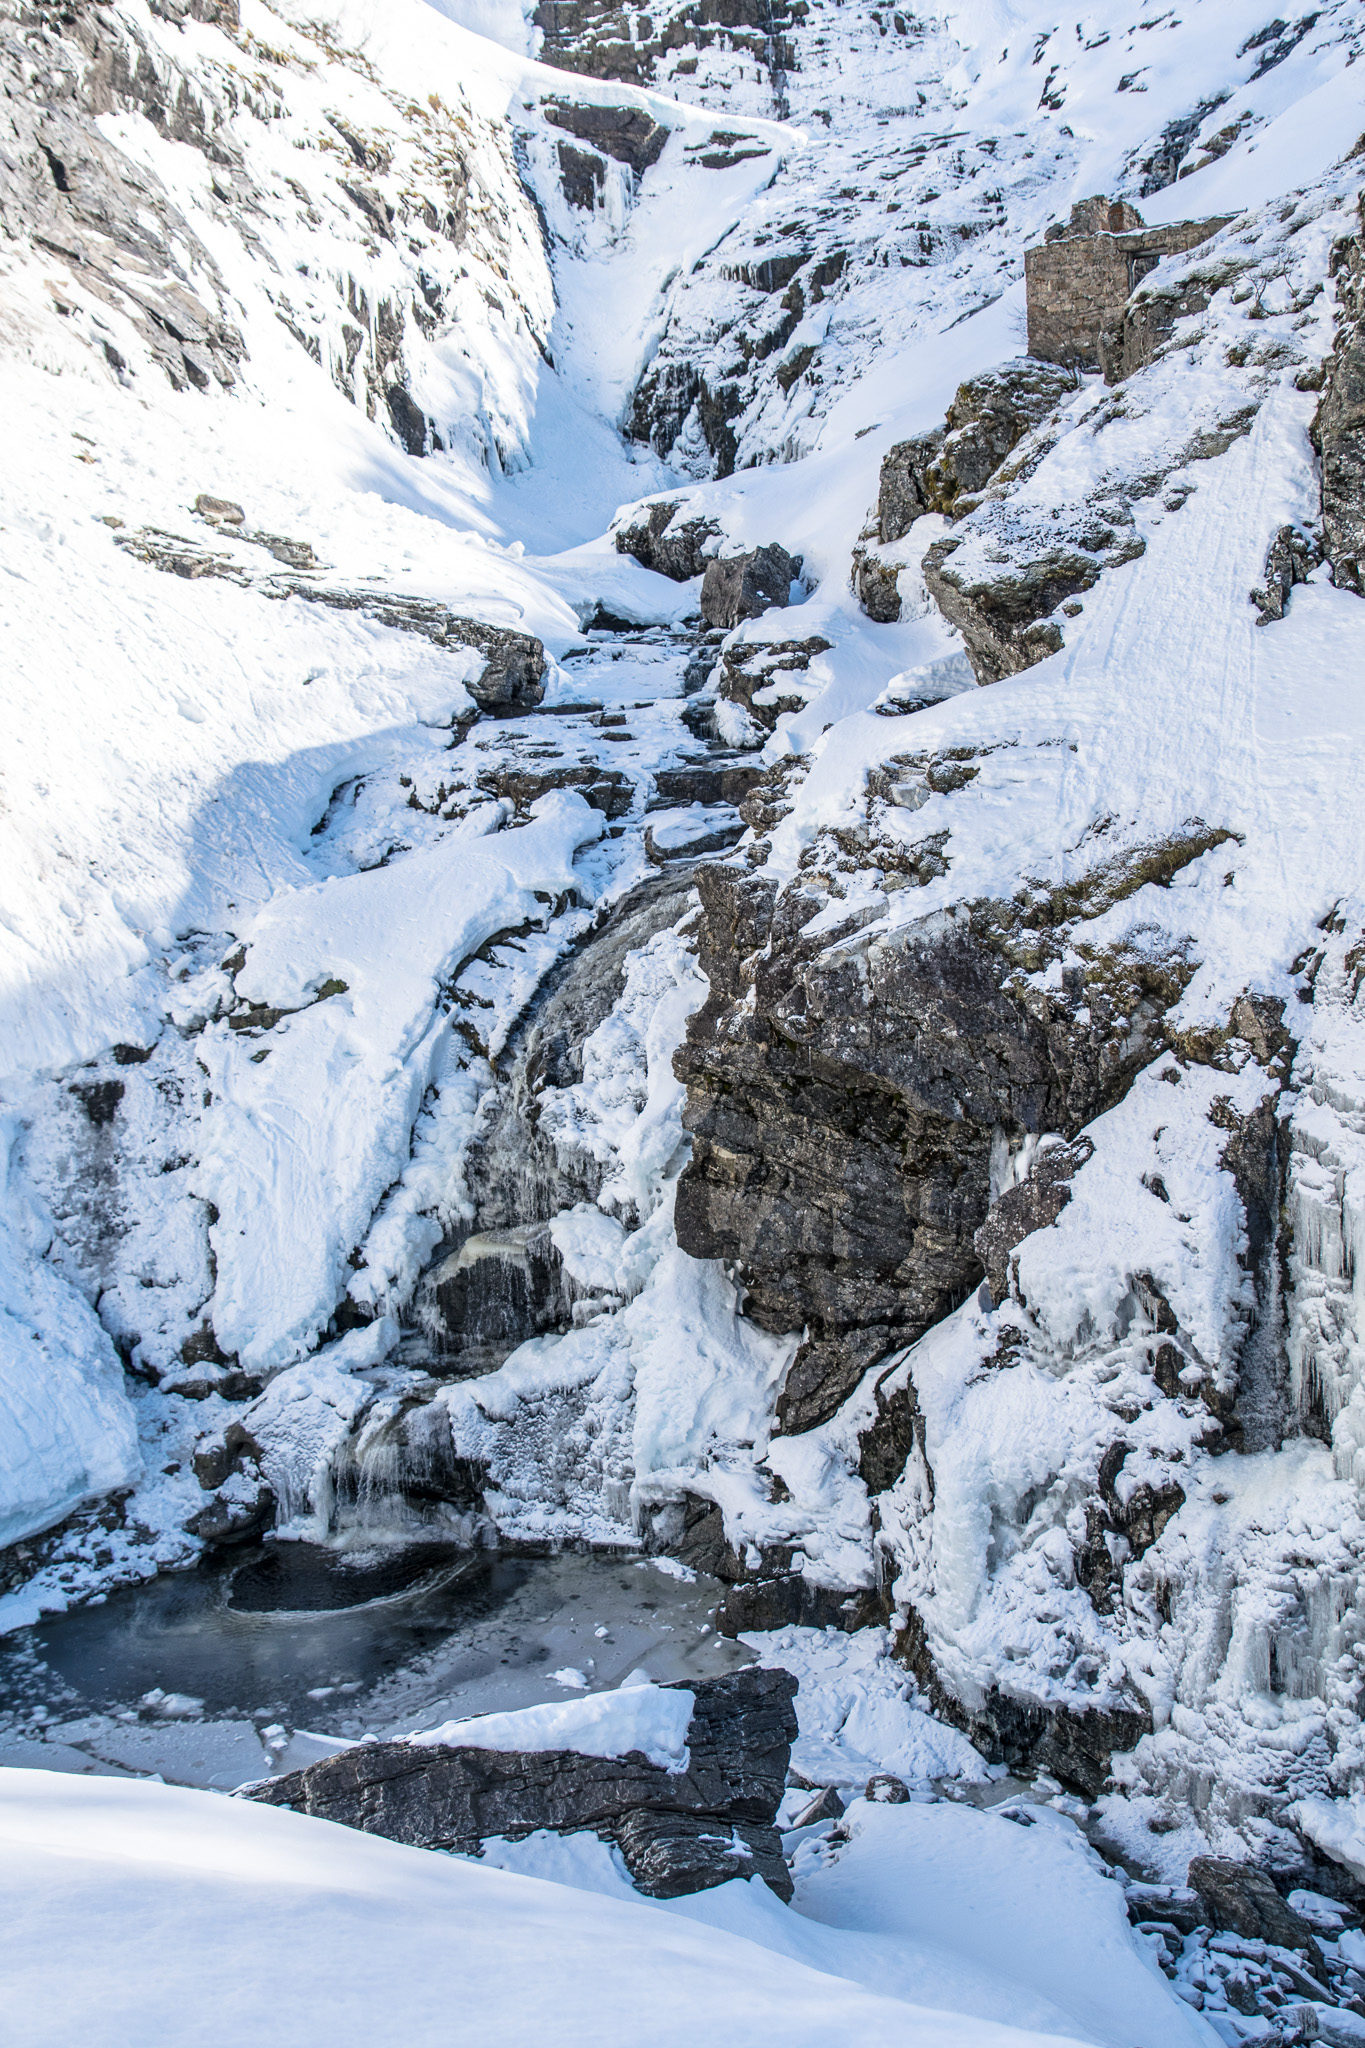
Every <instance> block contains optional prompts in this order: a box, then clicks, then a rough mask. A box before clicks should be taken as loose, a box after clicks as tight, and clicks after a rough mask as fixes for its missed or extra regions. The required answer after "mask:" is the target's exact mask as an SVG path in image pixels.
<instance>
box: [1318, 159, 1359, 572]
mask: <svg viewBox="0 0 1365 2048" xmlns="http://www.w3.org/2000/svg"><path fill="white" fill-rule="evenodd" d="M1357 204H1358V207H1359V210H1360V214H1361V223H1362V224H1361V228H1360V230H1359V231H1358V232H1357V233H1356V234H1354V235H1350V236H1348V237H1347V238H1346V239H1345V240H1344V241H1343V242H1341V243H1339V244H1338V245H1337V247H1336V248H1335V249H1334V250H1333V252H1332V269H1333V272H1334V274H1335V276H1336V281H1337V297H1338V300H1339V301H1340V304H1341V307H1342V310H1343V312H1344V313H1345V315H1346V322H1345V325H1344V326H1343V328H1342V330H1341V333H1340V334H1339V336H1338V338H1337V345H1336V348H1335V350H1334V352H1333V355H1332V358H1331V362H1330V364H1329V366H1328V374H1327V383H1326V388H1325V389H1324V391H1323V394H1322V401H1321V403H1320V405H1319V406H1318V410H1317V416H1316V418H1315V419H1314V421H1313V443H1314V446H1315V447H1316V448H1317V451H1318V454H1319V456H1320V457H1321V459H1322V538H1323V547H1324V550H1325V552H1326V555H1327V558H1328V560H1329V561H1330V562H1331V564H1332V578H1333V581H1334V582H1335V583H1336V584H1337V585H1338V587H1339V588H1341V589H1343V590H1354V591H1355V592H1356V594H1357V595H1358V596H1365V198H1362V199H1361V200H1360V201H1358V202H1357Z"/></svg>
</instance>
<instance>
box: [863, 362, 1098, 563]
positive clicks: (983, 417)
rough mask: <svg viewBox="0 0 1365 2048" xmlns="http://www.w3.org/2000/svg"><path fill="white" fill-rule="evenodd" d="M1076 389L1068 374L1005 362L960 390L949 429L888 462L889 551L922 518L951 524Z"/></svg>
mask: <svg viewBox="0 0 1365 2048" xmlns="http://www.w3.org/2000/svg"><path fill="white" fill-rule="evenodd" d="M1071 388H1072V379H1071V377H1070V376H1068V375H1067V373H1066V372H1065V371H1063V370H1056V369H1051V368H1046V367H1044V366H1043V365H1042V364H1041V363H1036V362H1028V361H1020V362H1017V363H1005V364H1003V365H1002V366H1001V368H1000V369H998V370H987V371H986V372H985V373H984V375H982V376H980V377H971V378H969V379H968V380H967V382H966V383H965V384H959V385H958V387H957V392H956V395H955V396H954V399H953V402H952V404H951V405H950V406H949V408H948V418H947V425H946V428H945V429H944V431H942V432H936V433H932V434H921V435H920V436H919V437H918V438H917V439H916V440H913V441H899V442H897V444H896V446H895V447H894V448H890V449H888V450H887V453H886V455H885V456H884V457H883V459H882V469H881V483H880V488H879V491H878V495H877V537H878V539H879V540H880V541H881V542H882V544H883V545H886V543H887V542H889V541H893V540H899V539H900V538H901V536H902V535H903V534H906V533H908V532H909V531H910V528H911V527H912V526H913V524H914V522H915V521H916V520H917V519H918V518H919V517H920V515H921V513H924V512H943V513H946V515H947V516H948V517H949V518H950V519H951V518H953V517H955V516H957V515H958V514H960V513H961V512H962V511H965V510H966V509H967V507H966V505H965V504H964V503H963V502H962V501H963V500H965V499H969V498H974V497H975V495H976V493H977V492H979V491H982V490H984V489H985V487H986V485H987V484H988V483H989V482H990V479H991V478H992V477H993V476H994V474H995V472H996V471H997V470H998V469H999V467H1000V465H1001V463H1002V462H1003V461H1004V460H1005V457H1006V456H1007V455H1008V454H1009V453H1010V451H1011V450H1012V449H1013V448H1015V447H1017V445H1018V444H1019V442H1020V441H1022V440H1023V438H1024V436H1025V434H1027V433H1029V432H1030V431H1031V429H1032V428H1034V427H1036V426H1037V425H1038V424H1039V423H1040V421H1042V420H1044V419H1046V418H1047V415H1048V414H1049V413H1050V412H1051V411H1052V409H1053V407H1054V406H1055V405H1056V404H1057V402H1058V400H1059V399H1061V398H1063V397H1065V395H1066V393H1067V392H1068V391H1069V390H1071Z"/></svg>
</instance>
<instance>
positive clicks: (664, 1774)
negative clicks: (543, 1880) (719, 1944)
mask: <svg viewBox="0 0 1365 2048" xmlns="http://www.w3.org/2000/svg"><path fill="white" fill-rule="evenodd" d="M681 1689H684V1690H690V1691H691V1692H692V1693H693V1694H694V1696H695V1705H694V1707H693V1710H692V1719H691V1723H690V1725H689V1728H688V1735H687V1740H688V1749H689V1752H690V1755H689V1761H688V1766H687V1769H686V1770H685V1771H681V1772H677V1773H673V1772H669V1771H666V1770H663V1769H661V1768H660V1766H659V1765H657V1764H652V1763H650V1762H649V1760H648V1759H647V1758H646V1757H644V1756H642V1755H640V1753H639V1752H638V1751H632V1752H631V1753H630V1754H629V1755H628V1756H624V1757H595V1756H581V1755H579V1754H578V1753H577V1752H576V1751H572V1750H545V1751H531V1752H527V1751H498V1750H488V1749H468V1748H460V1747H457V1746H454V1745H452V1746H449V1747H447V1746H432V1747H426V1746H420V1745H417V1744H413V1743H406V1742H379V1743H364V1744H357V1745H356V1747H354V1748H353V1749H345V1750H341V1751H340V1752H339V1753H338V1754H337V1755H335V1756H331V1757H325V1758H324V1759H323V1760H322V1761H321V1762H320V1763H316V1764H310V1765H309V1766H308V1768H307V1769H306V1770H302V1771H293V1772H290V1773H289V1774H288V1775H287V1776H285V1777H280V1778H272V1779H268V1780H266V1781H265V1782H264V1783H262V1784H259V1785H254V1786H252V1787H250V1788H249V1789H248V1792H247V1794H246V1796H248V1797H250V1798H253V1799H257V1800H260V1801H261V1802H262V1803H263V1804H265V1805H268V1806H286V1807H291V1808H292V1809H293V1810H294V1811H296V1812H299V1813H307V1814H312V1815H314V1816H315V1817H316V1818H318V1819H321V1820H331V1821H336V1822H338V1823H339V1824H340V1825H341V1826H343V1827H351V1828H359V1829H361V1830H363V1831H364V1832H365V1833H367V1834H373V1835H384V1836H386V1837H387V1838H388V1839H389V1840H390V1841H394V1842H407V1843H411V1844H413V1845H414V1846H415V1847H418V1848H424V1849H454V1850H460V1851H462V1852H464V1853H466V1854H468V1853H471V1852H474V1851H476V1850H477V1849H478V1847H479V1845H480V1843H481V1842H483V1841H484V1840H486V1839H487V1838H489V1837H490V1836H495V1835H498V1836H508V1835H510V1836H520V1835H528V1834H533V1833H535V1832H536V1831H537V1830H538V1829H540V1828H549V1829H553V1830H555V1831H556V1832H558V1833H560V1834H573V1833H578V1832H580V1831H582V1830H585V1829H590V1830H592V1831H593V1832H595V1833H597V1834H599V1835H602V1836H604V1837H606V1838H607V1839H609V1840H613V1841H615V1842H616V1843H617V1844H618V1846H619V1847H620V1849H621V1853H622V1855H623V1856H624V1857H625V1860H626V1865H627V1868H628V1869H629V1870H630V1873H631V1876H632V1878H633V1879H634V1881H635V1883H636V1884H637V1885H638V1887H639V1888H640V1890H641V1891H644V1892H648V1893H649V1894H650V1896H651V1897H655V1898H676V1897H677V1896H679V1895H680V1894H682V1893H684V1892H696V1891H704V1890H706V1889H707V1888H708V1887H710V1886H712V1885H717V1884H724V1883H725V1882H726V1880H727V1879H728V1878H731V1877H736V1876H741V1877H748V1876H752V1875H755V1874H757V1875H758V1876H761V1877H763V1878H764V1879H765V1880H766V1881H767V1883H768V1884H769V1885H771V1887H772V1888H773V1890H774V1891H776V1892H777V1894H778V1896H779V1897H780V1898H784V1899H787V1898H790V1897H791V1889H792V1888H791V1879H790V1877H789V1876H788V1873H787V1869H786V1865H785V1864H784V1863H783V1861H782V1849H781V1842H780V1839H779V1837H778V1835H777V1832H776V1829H775V1828H774V1825H773V1823H774V1821H775V1819H776V1816H777V1809H778V1805H779V1803H780V1801H781V1798H782V1793H783V1790H784V1789H785V1785H786V1775H787V1760H788V1757H789V1755H790V1750H791V1744H792V1741H793V1739H794V1738H795V1735H796V1732H797V1729H796V1714H795V1711H794V1710H793V1707H792V1699H793V1697H794V1695H795V1693H796V1681H795V1679H794V1678H792V1677H791V1675H790V1673H788V1672H786V1671H764V1670H758V1669H754V1668H751V1669H746V1670H743V1671H737V1672H733V1673H731V1674H730V1675H728V1676H727V1677H724V1678H710V1679H703V1680H701V1681H700V1682H698V1683H696V1684H694V1685H692V1686H690V1687H687V1688H681Z"/></svg>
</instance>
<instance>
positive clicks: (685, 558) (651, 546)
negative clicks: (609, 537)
mask: <svg viewBox="0 0 1365 2048" xmlns="http://www.w3.org/2000/svg"><path fill="white" fill-rule="evenodd" d="M680 509H681V507H680V506H679V505H677V504H676V503H674V504H671V505H670V504H662V505H646V506H645V507H644V508H643V510H642V512H641V514H640V515H639V517H638V518H635V519H632V520H630V521H629V522H628V523H627V524H626V525H623V526H619V527H617V529H616V534H615V539H616V552H617V554H618V555H633V556H634V557H635V559H636V561H637V562H639V563H640V564H641V565H642V566H643V567H644V568H646V569H654V570H657V571H658V573H659V575H660V576H668V577H671V578H672V580H673V582H675V583H690V582H691V580H692V578H693V577H694V576H700V575H701V574H702V573H703V571H704V570H705V568H706V565H707V562H708V561H709V559H710V556H709V554H708V553H707V552H706V550H707V546H708V543H710V542H714V541H716V540H717V539H718V538H719V536H720V528H719V527H718V526H717V525H716V523H715V521H714V520H712V519H679V518H678V513H679V511H680Z"/></svg>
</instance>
